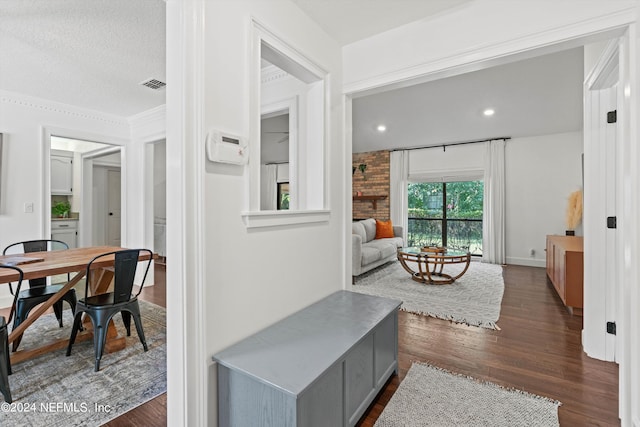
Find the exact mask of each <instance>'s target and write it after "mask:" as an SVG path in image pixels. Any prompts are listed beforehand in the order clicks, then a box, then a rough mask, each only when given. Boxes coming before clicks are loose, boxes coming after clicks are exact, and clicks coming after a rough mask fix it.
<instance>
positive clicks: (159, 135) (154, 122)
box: [127, 104, 167, 141]
mask: <svg viewBox="0 0 640 427" xmlns="http://www.w3.org/2000/svg"><path fill="white" fill-rule="evenodd" d="M127 120H128V121H129V125H130V128H131V136H132V137H133V138H134V139H139V140H145V141H155V140H159V139H164V138H166V130H167V107H166V105H165V104H163V105H159V106H157V107H155V108H152V109H150V110H147V111H143V112H142V113H138V114H136V115H134V116H130V117H129V118H128V119H127Z"/></svg>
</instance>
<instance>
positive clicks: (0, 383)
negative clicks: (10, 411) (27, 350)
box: [0, 264, 23, 403]
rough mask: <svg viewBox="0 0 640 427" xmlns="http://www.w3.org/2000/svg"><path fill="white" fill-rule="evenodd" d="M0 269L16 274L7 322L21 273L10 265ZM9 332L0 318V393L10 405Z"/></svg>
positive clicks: (14, 303)
mask: <svg viewBox="0 0 640 427" xmlns="http://www.w3.org/2000/svg"><path fill="white" fill-rule="evenodd" d="M0 268H7V269H11V270H15V271H17V272H18V282H17V283H18V285H17V287H16V295H14V297H13V304H12V305H11V313H10V314H9V322H11V317H12V316H13V313H14V309H15V306H16V298H17V295H18V293H19V292H20V287H21V286H22V278H23V272H22V270H20V269H19V268H18V267H14V266H12V265H4V264H0ZM9 354H10V353H9V332H8V331H7V323H6V322H5V318H4V316H0V393H2V395H3V396H4V401H5V402H7V403H11V388H10V387H9V375H11V359H10V358H9Z"/></svg>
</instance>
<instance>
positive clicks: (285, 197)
mask: <svg viewBox="0 0 640 427" xmlns="http://www.w3.org/2000/svg"><path fill="white" fill-rule="evenodd" d="M287 209H289V183H288V182H280V183H278V210H279V211H282V210H287Z"/></svg>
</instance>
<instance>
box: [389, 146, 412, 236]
mask: <svg viewBox="0 0 640 427" xmlns="http://www.w3.org/2000/svg"><path fill="white" fill-rule="evenodd" d="M389 173H390V181H391V182H390V185H391V188H390V189H389V206H390V210H391V213H390V215H391V222H392V223H393V224H395V225H401V226H402V238H403V239H404V241H405V242H406V241H407V228H408V227H409V221H408V219H407V218H408V213H409V211H408V206H407V203H408V197H407V185H408V181H407V178H408V176H409V152H408V151H406V150H403V151H392V152H391V159H390V165H389Z"/></svg>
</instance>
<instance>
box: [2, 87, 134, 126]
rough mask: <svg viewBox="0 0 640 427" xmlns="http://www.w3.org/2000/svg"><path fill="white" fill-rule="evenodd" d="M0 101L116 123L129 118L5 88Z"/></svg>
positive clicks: (124, 122) (121, 123)
mask: <svg viewBox="0 0 640 427" xmlns="http://www.w3.org/2000/svg"><path fill="white" fill-rule="evenodd" d="M0 103H3V104H11V105H16V106H19V107H24V108H31V109H34V110H40V111H49V112H51V113H56V114H64V115H67V116H72V117H77V118H79V119H85V120H95V121H99V122H103V123H110V124H114V125H128V122H127V119H126V118H124V117H119V116H114V115H111V114H105V113H101V112H99V111H94V110H87V109H84V108H80V107H76V106H73V105H68V104H62V103H60V102H55V101H50V100H47V99H43V98H38V97H35V96H30V95H24V94H21V93H16V92H9V91H5V90H0Z"/></svg>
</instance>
